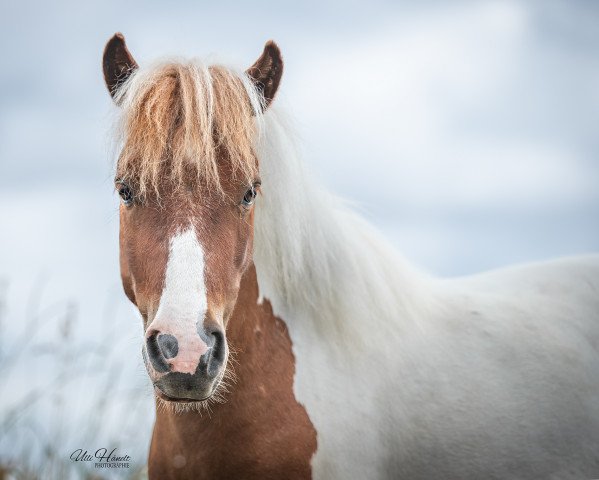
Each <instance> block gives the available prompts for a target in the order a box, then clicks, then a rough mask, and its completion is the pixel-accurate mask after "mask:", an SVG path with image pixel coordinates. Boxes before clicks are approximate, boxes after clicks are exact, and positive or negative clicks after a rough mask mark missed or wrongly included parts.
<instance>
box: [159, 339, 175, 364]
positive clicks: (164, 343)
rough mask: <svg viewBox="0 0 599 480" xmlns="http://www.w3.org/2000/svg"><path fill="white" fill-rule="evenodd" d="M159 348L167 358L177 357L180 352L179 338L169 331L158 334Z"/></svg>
mask: <svg viewBox="0 0 599 480" xmlns="http://www.w3.org/2000/svg"><path fill="white" fill-rule="evenodd" d="M158 348H159V349H160V352H161V353H162V356H163V357H164V358H166V359H169V358H175V357H176V356H177V353H179V343H178V342H177V339H176V338H175V337H173V336H172V335H169V334H167V333H165V334H162V335H158Z"/></svg>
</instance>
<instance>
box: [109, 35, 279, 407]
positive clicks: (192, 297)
mask: <svg viewBox="0 0 599 480" xmlns="http://www.w3.org/2000/svg"><path fill="white" fill-rule="evenodd" d="M103 69H104V78H105V81H106V86H107V87H108V90H109V92H110V94H111V96H112V98H113V99H114V101H115V103H116V104H117V105H118V106H119V107H120V110H121V112H120V113H121V127H120V130H119V131H120V133H121V144H122V146H121V150H120V154H119V157H118V161H117V165H116V178H115V186H116V189H117V191H118V193H119V195H120V197H121V199H122V202H121V205H120V267H121V278H122V282H123V287H124V290H125V293H126V295H127V296H128V297H129V299H130V300H131V301H132V302H133V303H134V304H135V305H136V306H137V308H138V309H139V311H140V313H141V315H142V318H143V323H144V331H145V338H144V345H143V349H142V352H143V358H144V361H145V364H146V368H147V371H148V374H149V376H150V378H151V380H152V383H153V385H154V389H155V393H156V395H157V397H159V398H161V399H163V400H166V401H173V402H183V403H189V402H202V401H204V400H206V399H208V398H210V397H211V396H214V395H215V392H217V391H218V387H219V385H221V384H222V381H223V378H224V377H225V373H226V371H227V361H228V358H229V346H228V344H227V335H226V328H227V322H228V320H229V318H230V316H231V314H232V312H233V310H234V308H235V304H236V300H237V295H238V292H239V285H240V281H241V278H242V275H243V273H244V271H245V270H246V269H247V267H248V266H249V265H250V264H251V261H252V249H253V245H252V242H253V218H254V199H255V197H256V195H257V193H258V192H259V189H260V177H259V172H258V160H257V158H256V155H255V153H254V141H255V137H256V135H257V128H258V125H257V122H258V121H259V119H260V115H261V114H262V113H263V111H264V110H265V109H266V108H268V106H269V104H270V102H271V101H272V99H273V98H274V96H275V93H276V91H277V88H278V86H279V81H280V79H281V74H282V71H283V62H282V59H281V53H280V51H279V49H278V47H277V46H276V44H274V43H273V42H268V43H267V44H266V46H265V48H264V52H263V53H262V55H261V56H260V58H259V59H258V60H257V61H256V62H255V63H254V65H253V66H252V67H250V68H249V69H248V70H247V71H246V72H245V73H241V74H238V73H235V72H233V71H232V70H230V69H227V68H225V67H222V66H205V65H203V64H201V63H199V62H196V61H189V62H166V63H161V64H157V65H154V66H152V67H149V68H147V69H144V68H140V67H138V64H137V62H136V61H135V60H134V59H133V57H132V56H131V54H130V52H129V50H128V49H127V46H126V45H125V40H124V38H123V36H122V35H121V34H116V35H115V36H113V37H112V38H111V39H110V40H109V41H108V43H107V45H106V48H105V51H104V58H103Z"/></svg>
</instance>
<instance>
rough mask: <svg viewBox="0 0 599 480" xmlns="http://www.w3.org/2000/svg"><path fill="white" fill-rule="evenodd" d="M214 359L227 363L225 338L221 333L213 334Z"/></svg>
mask: <svg viewBox="0 0 599 480" xmlns="http://www.w3.org/2000/svg"><path fill="white" fill-rule="evenodd" d="M211 336H212V338H213V343H212V358H213V359H215V360H217V361H218V362H220V363H222V362H224V361H225V354H226V349H225V336H224V335H223V333H222V332H221V331H215V332H212V335H211Z"/></svg>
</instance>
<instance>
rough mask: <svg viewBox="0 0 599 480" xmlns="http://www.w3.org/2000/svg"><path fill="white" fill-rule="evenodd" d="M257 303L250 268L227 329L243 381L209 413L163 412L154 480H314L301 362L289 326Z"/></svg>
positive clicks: (312, 434)
mask: <svg viewBox="0 0 599 480" xmlns="http://www.w3.org/2000/svg"><path fill="white" fill-rule="evenodd" d="M257 297H258V288H257V282H256V274H255V270H254V267H253V266H252V267H250V268H249V269H248V270H247V272H246V274H245V275H244V277H243V280H242V285H241V289H240V293H239V298H238V300H237V305H236V307H235V311H234V313H233V315H232V316H231V319H230V321H229V325H228V327H227V336H228V338H229V340H230V343H231V345H233V346H234V347H235V348H236V349H237V350H238V353H237V362H236V363H237V364H236V366H235V372H236V375H237V378H238V380H237V383H236V384H235V385H234V386H233V387H232V389H231V392H230V393H229V394H228V395H227V402H226V403H224V404H217V405H214V406H213V407H212V413H211V414H210V415H208V413H204V414H203V415H202V416H201V417H200V414H198V413H197V412H186V413H180V414H177V413H174V412H173V411H172V410H171V409H158V411H157V417H156V425H155V427H154V435H153V439H152V446H151V449H150V458H149V461H148V468H149V476H150V478H152V479H154V478H155V479H171V478H172V479H187V478H189V479H262V480H268V479H273V480H274V479H277V480H279V479H283V478H284V479H300V478H302V479H303V478H311V468H310V460H311V458H312V455H313V454H314V452H315V451H316V431H315V430H314V427H313V426H312V423H311V422H310V419H309V417H308V415H307V413H306V410H305V409H304V407H303V406H302V405H300V404H299V403H297V401H296V400H295V397H294V395H293V377H294V374H295V361H294V357H293V353H292V351H291V341H290V339H289V334H288V332H287V327H286V326H285V323H284V322H283V321H282V320H280V319H278V318H277V317H275V316H274V315H273V313H272V309H271V307H270V304H269V303H268V302H264V304H262V305H258V304H257V302H256V299H257ZM183 459H184V460H183ZM183 463H184V465H183V466H182V464H183Z"/></svg>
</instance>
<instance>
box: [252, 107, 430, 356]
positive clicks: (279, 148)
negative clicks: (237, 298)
mask: <svg viewBox="0 0 599 480" xmlns="http://www.w3.org/2000/svg"><path fill="white" fill-rule="evenodd" d="M275 102H276V101H275ZM264 117H265V118H264V126H263V130H264V132H263V135H262V136H261V137H260V138H259V141H258V145H257V152H258V159H259V163H260V176H261V178H262V187H261V190H262V195H260V196H259V197H258V199H257V201H256V213H255V241H254V263H255V265H256V272H257V275H258V284H259V287H260V294H261V296H264V297H265V298H267V299H268V300H270V302H271V304H272V305H273V309H274V311H275V314H277V315H280V316H281V317H282V318H285V319H286V320H291V319H298V320H297V321H301V322H314V325H313V328H314V332H315V334H322V335H326V336H327V338H335V339H336V340H335V345H337V346H341V347H342V348H345V345H347V342H352V343H353V344H354V345H356V344H360V343H362V344H364V342H362V341H361V340H360V339H362V340H365V341H366V344H367V343H368V342H369V341H372V338H370V339H368V337H367V336H365V333H366V332H367V331H371V332H374V331H375V330H376V331H377V332H378V333H377V335H387V336H388V337H387V338H388V339H389V335H391V336H396V335H398V334H399V333H400V332H401V331H402V330H403V327H404V326H406V325H407V323H406V322H408V323H409V322H411V319H413V318H422V317H423V315H424V314H425V313H424V312H421V311H420V309H421V308H422V305H427V304H428V303H429V302H427V301H424V296H425V295H426V292H427V291H428V288H426V287H424V283H425V282H426V283H428V281H429V277H428V276H427V275H426V274H424V273H422V272H420V271H418V270H416V269H415V268H413V267H412V266H411V265H410V264H409V263H408V262H407V261H406V260H405V259H404V258H403V257H402V256H401V255H399V254H398V252H396V250H395V249H394V248H393V247H392V246H391V245H390V244H389V243H388V242H387V241H386V239H385V238H384V237H383V236H382V235H381V234H380V233H379V232H378V231H377V230H376V229H375V228H373V227H372V226H371V225H370V224H369V223H368V222H367V221H365V220H364V219H363V218H361V217H360V216H359V215H358V214H356V213H355V212H353V211H352V209H351V208H350V207H348V206H347V205H346V203H345V202H344V201H342V200H341V199H339V198H337V197H336V196H334V195H332V194H331V193H330V192H328V191H327V190H326V189H324V188H323V187H322V186H320V184H319V182H318V181H317V180H315V179H314V178H313V176H312V175H310V174H309V172H308V171H307V169H306V167H305V164H304V162H303V161H302V158H301V155H300V149H299V148H298V145H297V143H296V141H295V140H294V137H293V134H292V131H293V129H292V128H290V127H289V124H290V122H289V121H288V120H287V119H286V117H285V115H284V114H283V113H282V112H279V111H277V107H276V105H273V106H272V107H271V108H270V109H269V110H268V111H267V113H266V114H265V116H264ZM415 310H418V312H416V311H415ZM416 313H418V314H417V315H416ZM290 328H293V326H291V327H290ZM332 347H333V346H332ZM332 347H331V348H332Z"/></svg>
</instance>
